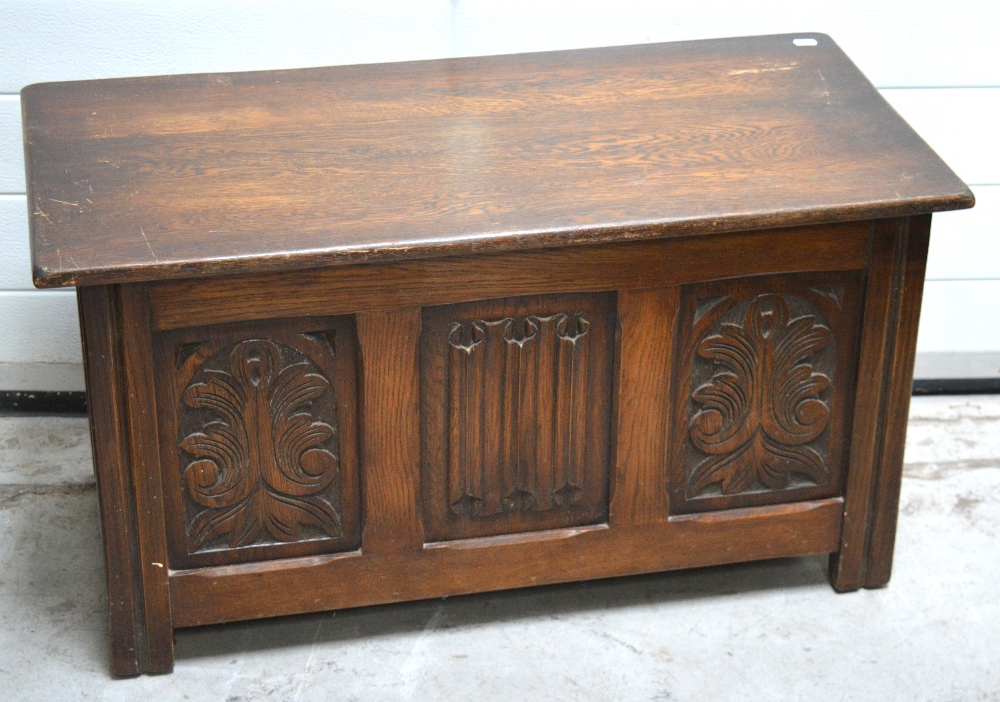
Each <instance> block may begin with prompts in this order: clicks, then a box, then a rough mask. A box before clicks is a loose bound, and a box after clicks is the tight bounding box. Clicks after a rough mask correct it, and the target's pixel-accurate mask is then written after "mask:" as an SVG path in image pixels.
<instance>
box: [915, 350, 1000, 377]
mask: <svg viewBox="0 0 1000 702" xmlns="http://www.w3.org/2000/svg"><path fill="white" fill-rule="evenodd" d="M913 377H914V378H917V379H934V380H939V379H943V378H948V379H965V378H993V379H996V378H1000V351H978V352H977V351H924V352H921V353H918V354H917V362H916V365H915V366H914V368H913Z"/></svg>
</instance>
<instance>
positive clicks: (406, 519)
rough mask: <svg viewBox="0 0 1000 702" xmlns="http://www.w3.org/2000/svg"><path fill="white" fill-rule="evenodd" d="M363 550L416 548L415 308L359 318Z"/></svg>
mask: <svg viewBox="0 0 1000 702" xmlns="http://www.w3.org/2000/svg"><path fill="white" fill-rule="evenodd" d="M357 325H358V349H359V351H360V357H361V408H360V424H361V475H362V494H363V498H362V499H363V501H364V527H363V531H362V534H361V549H362V551H363V552H364V553H366V554H375V553H400V552H405V551H413V550H419V549H420V548H421V547H422V546H423V543H424V529H423V524H422V523H421V520H420V361H419V358H418V356H419V353H420V310H419V309H407V310H396V311H393V312H366V313H364V314H359V315H358V316H357Z"/></svg>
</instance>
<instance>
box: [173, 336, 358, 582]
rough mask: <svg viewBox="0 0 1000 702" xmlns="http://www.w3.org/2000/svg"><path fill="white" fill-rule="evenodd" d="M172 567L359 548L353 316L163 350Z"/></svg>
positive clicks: (179, 339) (199, 339)
mask: <svg viewBox="0 0 1000 702" xmlns="http://www.w3.org/2000/svg"><path fill="white" fill-rule="evenodd" d="M154 346H155V347H156V348H155V359H156V371H157V392H158V398H159V407H158V409H157V413H158V415H159V417H160V425H161V432H160V433H161V438H160V462H161V465H162V466H163V473H164V476H163V478H164V479H163V488H164V496H165V499H166V507H167V509H166V512H167V528H168V533H169V547H170V567H171V568H174V569H177V568H193V567H203V566H209V565H222V564H226V563H237V562H243V561H250V560H265V559H275V558H292V557H296V556H304V555H312V554H317V553H331V552H335V551H345V550H346V551H351V550H354V549H357V548H358V546H359V545H360V522H361V519H360V511H361V508H360V489H359V470H358V439H357V435H358V431H357V375H358V368H357V360H356V353H355V330H354V319H353V317H309V318H303V319H288V320H281V321H272V322H271V323H269V324H267V325H266V327H262V326H261V325H259V324H257V323H245V322H244V323H240V324H229V325H218V326H213V327H191V328H188V329H184V330H180V331H176V332H167V333H161V334H158V335H157V336H156V338H155V339H154Z"/></svg>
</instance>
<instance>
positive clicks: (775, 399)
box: [688, 294, 833, 496]
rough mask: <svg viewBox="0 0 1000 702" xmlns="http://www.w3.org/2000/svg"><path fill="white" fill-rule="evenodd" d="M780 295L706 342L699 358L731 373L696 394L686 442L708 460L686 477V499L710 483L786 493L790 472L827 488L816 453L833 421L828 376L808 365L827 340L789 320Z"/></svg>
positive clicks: (808, 325)
mask: <svg viewBox="0 0 1000 702" xmlns="http://www.w3.org/2000/svg"><path fill="white" fill-rule="evenodd" d="M789 317H790V310H789V305H788V301H787V300H785V299H784V298H783V297H782V296H781V295H776V294H764V295H758V296H757V297H755V298H754V299H753V300H752V301H751V302H750V305H749V307H748V308H747V310H746V314H745V315H744V318H743V324H742V325H738V324H728V323H724V324H722V325H721V333H718V334H713V335H711V336H708V337H706V338H705V339H703V340H702V341H701V343H700V344H699V345H698V355H699V356H701V357H702V358H705V359H708V360H710V361H713V362H715V363H717V364H720V365H722V366H725V367H726V368H727V369H728V370H727V371H725V372H722V373H717V374H716V375H714V376H713V377H712V379H711V380H710V381H709V382H708V383H705V384H703V385H701V386H700V387H698V388H697V389H695V391H694V393H693V395H692V399H693V400H694V402H695V404H696V405H697V406H699V408H700V409H699V411H698V412H697V414H695V415H694V417H692V419H691V423H690V427H689V437H690V440H691V443H692V444H693V445H694V446H695V447H696V448H697V449H698V450H699V451H701V452H702V453H704V454H707V455H708V456H709V457H710V458H708V459H706V460H704V461H703V462H701V463H700V464H698V465H697V466H695V468H694V470H693V471H692V472H691V473H690V477H689V480H688V494H689V495H692V496H694V495H697V494H699V493H701V492H702V491H704V490H705V489H706V488H708V487H709V486H710V485H712V484H714V483H721V490H722V493H723V494H726V495H731V494H735V493H740V492H745V491H747V490H750V489H753V488H754V487H755V485H756V484H758V483H759V484H760V485H763V486H764V487H766V488H769V489H782V488H786V487H788V485H789V484H790V482H791V480H792V474H798V475H800V476H804V477H805V478H807V479H808V480H809V481H811V482H812V483H814V484H816V485H823V484H825V483H826V482H827V481H828V480H829V478H830V473H829V468H828V466H827V465H826V462H825V459H824V457H823V456H822V455H820V453H818V452H817V451H816V450H815V449H814V448H812V447H810V446H807V445H806V444H809V443H810V442H812V441H814V440H815V439H817V438H818V437H819V436H820V434H822V433H823V430H824V429H825V428H826V426H827V424H828V423H829V421H830V407H829V406H828V404H827V403H826V402H825V401H824V400H823V399H821V398H820V396H819V395H820V393H821V392H823V391H824V390H826V389H827V388H828V387H830V382H831V381H830V378H829V377H828V376H826V375H824V374H823V373H818V372H815V370H814V368H813V366H812V365H811V364H810V363H809V362H808V361H809V360H810V359H811V357H812V356H813V355H814V354H816V353H817V352H819V351H821V350H822V349H824V348H825V347H826V346H827V345H828V344H829V343H830V342H831V340H832V338H833V335H832V333H831V331H830V329H829V328H827V327H826V326H824V325H822V324H819V323H817V322H816V318H815V317H813V316H808V315H807V316H800V317H797V318H796V319H789Z"/></svg>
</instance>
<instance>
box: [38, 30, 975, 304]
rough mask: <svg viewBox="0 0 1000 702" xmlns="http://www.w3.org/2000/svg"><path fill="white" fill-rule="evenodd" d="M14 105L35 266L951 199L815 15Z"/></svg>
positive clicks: (700, 225) (131, 276) (326, 252)
mask: <svg viewBox="0 0 1000 702" xmlns="http://www.w3.org/2000/svg"><path fill="white" fill-rule="evenodd" d="M796 36H811V37H814V38H815V39H816V40H817V42H818V45H817V46H814V47H801V46H795V45H794V44H793V42H792V39H793V38H794V37H796ZM22 103H23V106H24V115H25V139H26V145H27V146H26V148H27V152H26V153H27V168H28V180H27V183H28V200H29V203H30V207H31V211H32V216H31V231H32V241H33V247H32V251H33V261H34V276H35V283H36V285H38V286H42V287H52V286H60V285H84V284H97V283H110V282H134V281H144V280H154V279H166V278H179V277H193V276H205V275H216V274H226V273H228V274H236V273H239V274H253V273H260V272H262V271H266V270H292V269H302V268H310V267H317V266H329V265H333V264H339V263H346V262H352V261H355V262H356V261H362V260H364V261H368V260H383V261H387V260H393V259H407V260H412V259H415V258H421V257H429V256H441V255H465V254H470V253H476V252H488V251H511V250H518V249H529V248H543V247H554V246H565V245H569V244H580V243H599V242H611V241H624V240H629V239H649V238H659V237H672V236H684V235H692V234H704V233H710V232H730V231H737V230H747V229H759V228H768V227H774V226H792V225H799V224H810V223H817V222H831V221H838V220H859V219H871V218H875V217H889V216H903V215H911V214H921V213H927V212H930V211H935V210H942V209H955V208H962V207H970V206H972V204H973V197H972V194H971V192H970V191H969V190H968V188H966V187H965V185H964V184H963V183H962V182H961V181H960V180H959V179H958V178H957V177H956V176H955V175H954V174H953V173H952V172H951V171H950V170H949V169H948V167H947V166H945V165H944V163H942V162H941V160H940V159H939V158H938V157H937V156H936V155H935V154H934V153H933V152H932V151H931V150H930V149H929V148H928V146H927V145H926V144H925V143H924V142H923V141H922V140H921V139H920V138H919V137H918V136H917V135H916V134H915V133H914V132H913V131H912V130H911V129H910V127H909V126H908V125H906V124H905V122H903V121H902V120H901V119H900V118H899V116H898V115H897V114H896V113H895V112H894V111H893V110H892V108H891V107H890V106H889V105H888V104H887V103H886V102H885V101H884V100H883V99H882V98H881V97H880V96H879V94H878V92H877V91H876V90H875V89H874V88H873V87H872V85H871V84H870V83H869V82H868V81H867V80H866V79H865V77H864V76H863V75H862V74H861V73H860V72H859V71H858V69H857V68H856V67H855V66H854V65H853V64H852V63H851V61H850V60H849V59H848V58H847V57H846V56H845V55H844V54H843V53H842V52H841V51H840V49H839V48H838V47H837V46H836V44H834V42H833V41H832V40H831V39H830V38H829V37H827V36H825V35H815V34H813V35H809V34H807V35H778V36H768V37H752V38H739V39H719V40H711V41H697V42H681V43H672V44H647V45H641V46H624V47H612V48H604V49H585V50H577V51H560V52H551V53H540V54H522V55H514V56H493V57H478V58H463V59H448V60H438V61H417V62H410V63H398V64H391V65H376V66H371V65H368V66H341V67H334V68H315V69H302V70H292V71H267V72H257V73H235V74H212V75H192V76H161V77H155V78H134V79H122V80H109V81H83V82H76V83H50V84H40V85H33V86H28V87H27V88H25V89H24V90H23V91H22Z"/></svg>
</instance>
